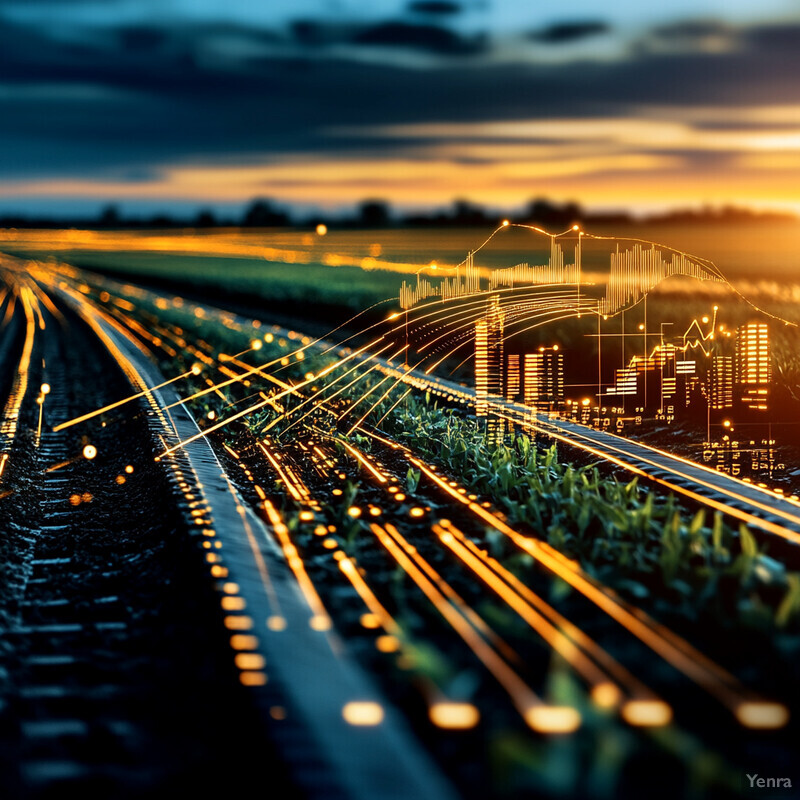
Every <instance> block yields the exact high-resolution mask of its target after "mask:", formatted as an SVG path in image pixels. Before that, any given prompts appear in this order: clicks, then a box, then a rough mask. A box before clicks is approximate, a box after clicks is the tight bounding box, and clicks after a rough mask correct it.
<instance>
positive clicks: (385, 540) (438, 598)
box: [370, 523, 581, 733]
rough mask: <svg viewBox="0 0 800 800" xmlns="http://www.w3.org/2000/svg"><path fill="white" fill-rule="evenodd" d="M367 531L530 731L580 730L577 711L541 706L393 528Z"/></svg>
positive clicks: (527, 687) (537, 698)
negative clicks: (492, 679) (420, 565)
mask: <svg viewBox="0 0 800 800" xmlns="http://www.w3.org/2000/svg"><path fill="white" fill-rule="evenodd" d="M370 529H371V530H372V532H373V533H374V534H375V536H376V538H377V539H378V541H379V542H380V543H381V544H382V545H383V546H384V548H385V549H386V550H387V551H388V552H389V553H390V555H391V556H392V557H393V558H394V560H395V561H396V562H397V563H398V564H399V565H400V566H401V567H402V569H403V570H404V571H405V573H406V574H407V575H408V576H409V577H410V578H411V579H412V580H413V581H414V583H415V584H416V585H417V586H418V587H419V588H420V589H421V590H422V592H423V593H424V594H425V596H426V597H427V598H428V599H429V600H430V602H431V603H432V604H433V606H434V607H435V608H436V610H437V611H438V612H439V613H440V614H441V615H442V616H443V617H444V618H445V620H447V622H448V623H449V624H450V626H451V627H452V628H453V630H455V632H456V633H457V634H458V635H459V636H460V637H461V638H462V640H463V641H464V642H465V643H466V644H467V645H468V647H469V648H470V650H472V652H473V653H474V654H475V655H476V656H477V658H478V659H479V660H480V661H481V663H483V665H484V666H485V667H486V668H487V669H488V670H489V671H490V672H491V674H492V675H493V676H494V677H495V679H496V680H497V681H498V683H500V685H501V686H502V687H503V688H504V689H505V690H506V692H507V693H508V695H509V697H510V698H511V701H512V702H513V703H514V706H515V707H516V708H517V710H518V711H519V713H520V714H521V716H522V717H523V719H524V720H525V722H526V723H527V724H528V725H529V726H530V727H531V728H533V729H534V730H537V731H540V732H542V733H570V732H572V731H574V730H575V729H577V728H578V727H579V725H580V721H581V720H580V714H579V712H578V711H577V710H576V709H573V708H570V707H557V706H549V705H547V704H546V703H544V701H542V700H541V699H540V698H539V697H538V696H537V695H536V694H534V692H533V690H532V689H531V688H530V687H529V686H528V685H527V684H526V683H525V682H524V681H523V680H522V678H521V677H520V676H519V675H518V674H517V673H516V672H515V671H514V670H513V669H512V668H511V667H510V666H509V665H508V664H507V663H506V662H505V661H504V660H503V659H502V658H501V657H500V656H499V655H498V654H497V652H495V650H494V649H493V648H491V647H490V646H489V645H488V644H487V643H486V642H485V641H484V639H483V638H482V637H481V636H480V635H479V634H478V632H477V631H476V630H475V628H473V627H472V625H471V624H470V623H469V621H468V620H467V618H466V617H464V616H463V615H462V614H461V613H460V612H459V611H458V610H457V609H456V608H455V607H454V606H453V605H452V604H451V603H450V602H448V601H447V599H446V598H445V597H444V595H443V594H442V593H441V592H440V591H439V590H438V589H437V588H436V587H435V586H434V585H433V583H431V581H430V580H429V579H428V578H427V577H426V576H425V575H424V574H423V573H422V571H421V570H420V569H418V567H417V566H416V565H415V564H414V562H413V561H412V560H411V559H410V558H409V557H408V556H407V555H406V552H405V548H401V546H400V545H399V544H398V542H400V541H402V542H405V540H404V539H403V537H401V536H400V534H399V532H397V530H396V529H393V530H392V532H391V533H392V535H390V534H389V532H387V530H385V529H384V528H382V527H381V526H380V525H378V524H377V523H372V524H371V525H370ZM395 540H397V541H395ZM406 544H407V543H406Z"/></svg>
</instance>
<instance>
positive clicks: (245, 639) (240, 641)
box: [231, 633, 258, 650]
mask: <svg viewBox="0 0 800 800" xmlns="http://www.w3.org/2000/svg"><path fill="white" fill-rule="evenodd" d="M231 647H232V648H233V649H234V650H255V649H256V648H257V647H258V639H256V637H255V636H251V635H250V634H247V633H235V634H234V635H233V636H231Z"/></svg>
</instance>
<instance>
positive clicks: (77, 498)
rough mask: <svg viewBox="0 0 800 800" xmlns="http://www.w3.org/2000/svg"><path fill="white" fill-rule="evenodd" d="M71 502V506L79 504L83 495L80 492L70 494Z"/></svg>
mask: <svg viewBox="0 0 800 800" xmlns="http://www.w3.org/2000/svg"><path fill="white" fill-rule="evenodd" d="M69 504H70V505H71V506H79V505H80V504H81V496H80V495H79V494H71V495H70V496H69Z"/></svg>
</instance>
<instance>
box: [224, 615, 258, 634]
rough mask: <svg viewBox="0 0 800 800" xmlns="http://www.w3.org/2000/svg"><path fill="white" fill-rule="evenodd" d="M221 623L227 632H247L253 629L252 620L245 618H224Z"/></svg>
mask: <svg viewBox="0 0 800 800" xmlns="http://www.w3.org/2000/svg"><path fill="white" fill-rule="evenodd" d="M223 622H224V624H225V627H226V628H227V629H228V630H229V631H249V630H250V629H251V628H252V627H253V620H252V619H250V617H245V616H241V617H238V616H237V617H233V616H231V617H225V619H224V620H223Z"/></svg>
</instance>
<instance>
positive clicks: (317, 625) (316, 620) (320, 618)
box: [308, 614, 331, 631]
mask: <svg viewBox="0 0 800 800" xmlns="http://www.w3.org/2000/svg"><path fill="white" fill-rule="evenodd" d="M308 624H309V625H310V627H311V629H312V630H315V631H329V630H330V629H331V621H330V618H329V617H326V616H325V615H324V614H314V616H313V617H311V619H310V620H309V621H308Z"/></svg>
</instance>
